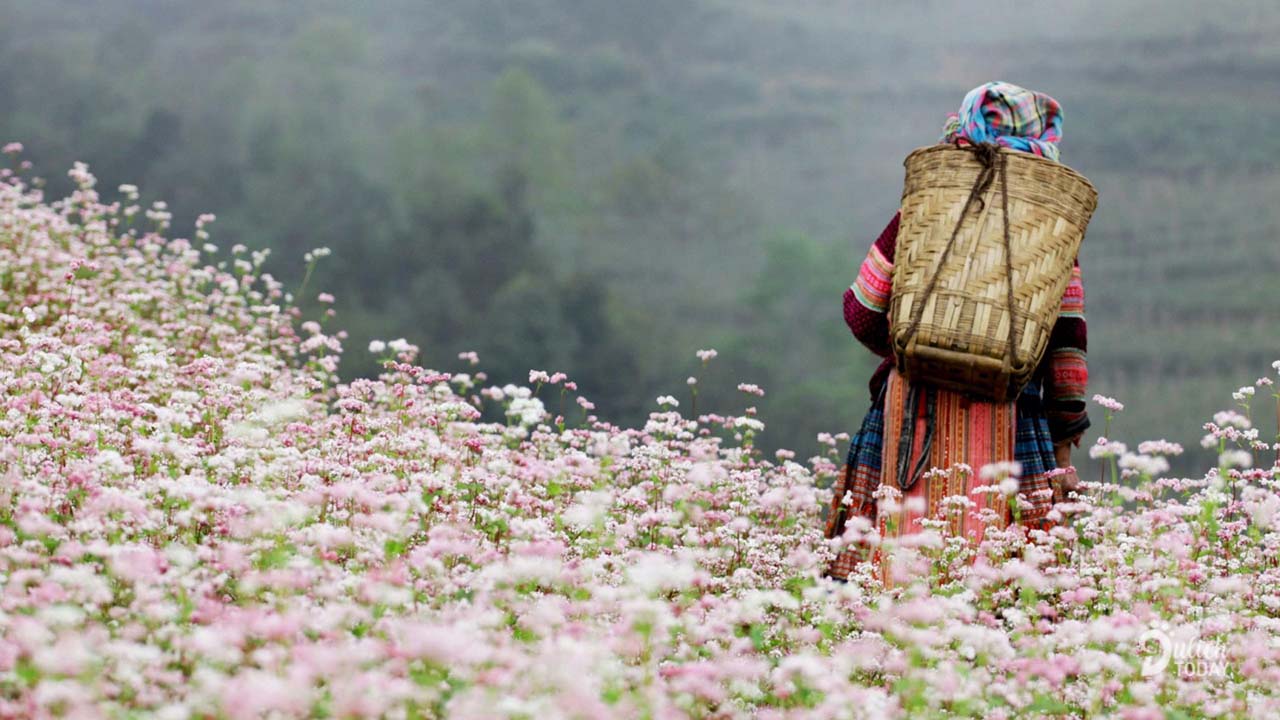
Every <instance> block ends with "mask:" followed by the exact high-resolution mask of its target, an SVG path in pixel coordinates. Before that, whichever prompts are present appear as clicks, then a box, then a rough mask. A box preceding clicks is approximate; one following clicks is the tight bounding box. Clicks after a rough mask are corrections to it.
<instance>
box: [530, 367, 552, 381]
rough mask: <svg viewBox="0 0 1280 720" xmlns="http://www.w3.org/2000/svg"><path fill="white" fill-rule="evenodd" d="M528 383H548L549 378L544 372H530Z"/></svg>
mask: <svg viewBox="0 0 1280 720" xmlns="http://www.w3.org/2000/svg"><path fill="white" fill-rule="evenodd" d="M529 382H531V383H549V382H551V376H550V375H548V374H547V372H546V371H545V370H530V371H529Z"/></svg>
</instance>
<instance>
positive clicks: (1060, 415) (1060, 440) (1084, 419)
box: [1044, 261, 1089, 467]
mask: <svg viewBox="0 0 1280 720" xmlns="http://www.w3.org/2000/svg"><path fill="white" fill-rule="evenodd" d="M1088 347H1089V339H1088V331H1087V326H1086V325H1085V319H1084V283H1083V281H1082V276H1081V273H1080V263H1079V262H1078V261H1077V262H1076V264H1075V267H1074V268H1072V271H1071V282H1070V283H1068V284H1067V290H1066V292H1065V293H1063V296H1062V310H1061V312H1060V313H1059V315H1058V321H1057V323H1055V324H1054V326H1053V333H1052V335H1051V336H1050V338H1049V348H1048V353H1049V368H1048V372H1047V373H1046V375H1045V387H1044V407H1045V414H1046V415H1047V416H1048V418H1049V434H1050V435H1051V436H1052V437H1053V443H1054V445H1055V448H1056V449H1057V455H1058V461H1059V462H1058V464H1059V466H1060V467H1064V466H1065V464H1069V460H1070V448H1071V446H1072V445H1079V444H1080V436H1081V435H1082V434H1083V433H1084V431H1085V430H1087V429H1088V428H1089V414H1088V412H1087V411H1086V406H1085V393H1086V390H1087V388H1088V385H1089V364H1088V360H1087V356H1086V353H1087V351H1088ZM1064 460H1066V461H1068V462H1067V463H1064V462H1063V461H1064Z"/></svg>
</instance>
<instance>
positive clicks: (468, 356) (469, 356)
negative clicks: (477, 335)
mask: <svg viewBox="0 0 1280 720" xmlns="http://www.w3.org/2000/svg"><path fill="white" fill-rule="evenodd" d="M458 359H459V360H465V361H466V362H467V363H469V364H471V365H479V364H480V356H479V355H477V354H476V352H475V351H474V350H471V351H467V352H460V353H458Z"/></svg>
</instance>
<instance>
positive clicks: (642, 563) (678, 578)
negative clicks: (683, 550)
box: [626, 553, 696, 595]
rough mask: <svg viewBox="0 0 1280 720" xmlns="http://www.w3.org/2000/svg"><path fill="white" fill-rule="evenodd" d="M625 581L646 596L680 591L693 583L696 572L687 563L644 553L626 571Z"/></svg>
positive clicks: (661, 555)
mask: <svg viewBox="0 0 1280 720" xmlns="http://www.w3.org/2000/svg"><path fill="white" fill-rule="evenodd" d="M626 574H627V579H628V580H629V581H630V582H631V584H632V585H633V586H635V587H636V588H638V589H639V590H640V591H641V592H643V593H645V594H646V595H651V594H653V593H655V592H658V591H661V590H682V589H684V588H686V587H688V586H689V585H690V584H692V583H693V579H694V577H695V576H696V570H695V569H694V567H693V566H692V565H690V564H689V563H687V562H682V561H680V560H676V559H675V558H672V557H670V556H668V555H663V554H660V553H645V554H644V555H643V556H641V557H640V559H639V560H638V561H636V562H635V563H634V564H633V565H631V567H628V568H627V571H626Z"/></svg>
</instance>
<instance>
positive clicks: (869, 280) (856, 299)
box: [844, 213, 898, 357]
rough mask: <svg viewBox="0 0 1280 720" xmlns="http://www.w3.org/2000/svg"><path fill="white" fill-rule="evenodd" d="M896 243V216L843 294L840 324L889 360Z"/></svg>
mask: <svg viewBox="0 0 1280 720" xmlns="http://www.w3.org/2000/svg"><path fill="white" fill-rule="evenodd" d="M897 240H898V214H897V213H895V214H894V216H893V219H892V220H890V221H889V224H888V225H887V226H885V229H884V231H882V232H881V233H880V237H879V238H877V239H876V241H875V243H873V244H872V245H871V250H870V251H868V252H867V257H866V259H864V260H863V261H862V267H861V268H860V269H859V270H858V278H857V279H856V280H855V281H854V283H853V284H852V285H850V286H849V289H848V290H845V291H844V321H845V323H847V324H848V325H849V329H850V330H852V331H853V336H854V337H856V338H857V339H858V341H859V342H861V343H862V344H863V345H866V346H867V347H868V348H869V349H870V350H871V352H873V353H875V354H876V355H879V356H880V357H889V354H890V353H891V352H892V348H891V346H890V344H889V315H888V311H889V295H890V292H891V291H892V290H893V255H894V249H895V248H896V246H897Z"/></svg>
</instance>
